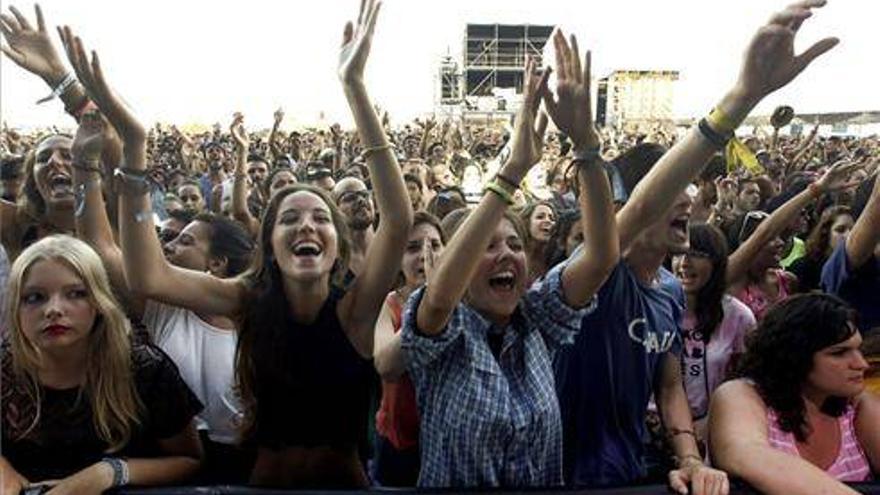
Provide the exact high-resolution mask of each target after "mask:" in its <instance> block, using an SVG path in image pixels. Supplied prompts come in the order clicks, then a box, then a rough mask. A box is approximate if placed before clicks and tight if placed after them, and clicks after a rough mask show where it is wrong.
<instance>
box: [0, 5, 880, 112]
mask: <svg viewBox="0 0 880 495" xmlns="http://www.w3.org/2000/svg"><path fill="white" fill-rule="evenodd" d="M787 3H789V1H788V0H725V1H721V0H667V1H654V0H606V1H595V0H533V1H520V0H443V1H433V2H429V1H423V0H385V1H384V4H383V7H382V12H381V14H380V18H379V22H378V26H377V30H376V36H375V41H374V45H373V50H372V54H371V57H370V60H369V62H368V65H367V83H368V86H369V90H370V93H371V96H372V97H373V99H374V101H375V102H376V103H378V104H379V105H381V106H382V107H384V108H387V109H388V110H390V112H391V115H392V118H396V119H397V120H401V119H404V118H411V117H413V116H416V115H420V114H424V113H426V112H430V111H431V110H432V108H433V101H434V86H435V74H436V71H437V65H438V61H439V59H440V57H441V56H442V55H444V54H445V53H447V51H448V50H451V52H452V53H453V54H455V55H458V54H459V53H460V47H461V44H462V35H463V32H464V27H465V24H466V23H468V22H474V23H495V22H498V23H530V24H550V25H557V24H558V25H561V26H562V27H563V29H565V30H566V32H572V31H573V32H575V33H576V34H577V35H578V36H579V40H580V42H581V46H582V47H589V48H592V50H593V67H594V75H595V76H599V77H601V76H604V75H607V74H608V73H609V72H610V71H612V70H614V69H669V70H679V71H681V79H680V81H679V82H678V84H677V86H676V102H675V113H676V115H678V116H691V115H698V114H702V113H704V112H706V111H707V110H709V109H710V108H711V106H712V105H713V104H714V103H715V102H716V101H717V99H718V97H719V96H720V95H721V94H722V93H723V91H724V90H725V89H727V88H728V87H729V86H730V85H731V84H732V82H733V80H734V78H735V76H736V73H737V71H738V69H739V64H740V58H741V54H742V51H743V49H744V48H745V46H746V44H747V42H748V40H749V38H750V37H751V35H752V34H753V32H754V31H755V29H756V28H757V27H759V26H760V25H761V24H762V23H763V22H764V21H765V20H766V19H767V18H768V17H769V15H770V14H771V13H772V12H773V11H774V10H778V9H780V8H781V7H783V6H785V5H786V4H787ZM8 4H9V2H3V9H4V10H6V5H8ZM15 5H16V6H17V7H18V8H19V9H20V10H22V11H23V12H26V14H27V15H29V16H30V18H31V19H33V6H32V5H31V4H24V3H15ZM358 5H359V1H358V0H323V1H313V2H305V1H299V0H296V1H280V0H247V1H244V2H226V1H218V0H214V1H209V0H205V1H193V0H176V1H170V0H151V1H119V0H116V1H110V0H44V1H43V2H42V3H41V6H42V7H43V12H44V14H45V17H46V22H47V23H48V25H49V26H50V29H52V30H53V31H52V37H53V39H54V40H55V41H56V43H57V44H58V46H59V52H60V53H62V55H63V50H61V48H60V41H58V37H57V34H56V33H55V32H54V26H56V25H59V24H69V25H70V26H72V27H73V28H74V29H75V31H76V32H77V33H78V34H79V35H80V36H81V37H82V39H83V41H84V43H85V44H86V47H87V48H95V49H97V50H98V52H99V53H100V55H101V60H102V63H103V66H104V68H105V72H106V74H107V76H108V78H109V79H110V82H111V84H112V85H113V86H114V87H115V88H116V89H117V90H118V92H119V93H121V94H122V95H123V96H124V97H125V98H126V100H128V102H129V103H130V104H131V105H132V107H134V109H135V111H136V113H137V114H138V115H139V116H140V117H141V118H142V119H143V120H144V121H145V122H148V123H152V122H155V121H157V120H158V121H162V122H175V123H179V124H185V123H192V122H202V123H213V122H217V121H221V122H224V123H227V122H228V121H229V119H230V117H231V114H232V112H233V111H235V110H241V111H243V112H244V113H245V115H246V119H247V124H248V126H249V127H254V128H256V127H268V126H270V125H271V120H272V112H273V111H274V110H275V108H277V107H278V106H283V107H284V109H285V110H286V112H287V118H286V120H285V126H286V127H293V126H296V125H297V124H298V123H305V122H313V121H316V120H317V119H318V116H319V115H320V114H321V113H322V112H323V113H324V114H325V115H326V116H327V120H329V121H336V120H339V121H341V122H344V123H348V122H350V117H349V112H348V108H347V106H346V102H345V99H344V97H343V95H342V90H341V87H340V85H339V83H338V81H337V78H336V61H337V53H338V47H339V44H340V41H341V37H342V29H343V26H344V24H345V21H346V20H348V19H352V18H355V17H356V16H357V9H358ZM878 18H880V2H878V1H876V0H830V1H829V5H828V6H826V7H825V8H823V9H819V10H817V11H816V15H815V16H814V17H813V18H812V19H809V20H808V21H807V22H806V23H805V24H804V26H803V28H802V29H801V31H800V33H799V34H798V39H797V43H796V49H797V50H798V51H800V50H803V49H805V48H806V47H807V46H809V45H810V44H812V43H813V42H814V41H816V40H818V39H820V38H822V37H825V36H838V37H839V38H841V43H840V45H839V46H837V47H836V48H834V49H833V50H832V51H831V52H830V53H828V54H826V55H825V56H824V57H822V58H821V59H819V60H818V61H817V62H816V63H815V64H814V65H813V66H811V67H810V68H808V69H807V72H806V73H805V74H804V75H802V76H801V77H800V78H799V79H798V80H797V81H796V82H795V83H794V84H792V85H790V86H789V87H788V88H786V89H784V90H783V91H780V92H778V93H776V94H774V95H772V96H771V97H770V98H768V99H767V100H766V101H765V103H764V104H763V105H762V106H761V107H759V108H758V110H757V111H758V112H759V113H768V112H769V111H770V110H772V108H773V107H775V106H776V105H779V104H789V105H792V106H793V107H794V108H795V110H796V111H798V112H815V111H856V110H880V91H878V90H877V87H878V83H880V69H877V68H876V65H877V52H876V50H877V48H878V47H880V32H878V29H877V27H876V20H877V19H878ZM47 92H48V90H47V88H46V87H45V85H44V84H43V83H42V81H40V80H38V79H35V78H33V77H31V76H30V75H29V74H27V73H26V72H24V71H23V70H21V69H20V68H18V67H17V66H15V65H14V64H13V63H12V62H11V61H9V60H8V59H6V58H5V57H3V60H2V62H0V116H2V119H3V120H4V121H6V122H8V123H9V124H10V125H12V126H16V125H28V126H31V125H44V124H64V125H68V124H69V120H67V119H66V118H65V117H64V116H63V110H62V105H61V104H60V103H59V102H57V101H56V102H52V103H47V104H44V105H40V106H36V105H35V104H34V102H35V101H36V100H37V99H39V98H40V97H42V96H44V95H45V94H46V93H47Z"/></svg>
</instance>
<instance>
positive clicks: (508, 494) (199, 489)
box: [113, 483, 880, 495]
mask: <svg viewBox="0 0 880 495" xmlns="http://www.w3.org/2000/svg"><path fill="white" fill-rule="evenodd" d="M849 486H850V487H851V488H853V489H854V490H856V491H858V492H859V493H863V494H867V495H880V483H850V484H849ZM113 493H115V494H117V495H282V494H293V493H295V494H297V495H363V494H365V493H376V494H389V495H392V494H393V495H396V494H401V495H403V494H410V493H413V494H415V493H427V494H445V493H456V494H457V493H466V494H480V493H486V494H492V495H516V494H534V493H547V494H560V495H563V494H564V495H580V494H583V495H669V494H670V493H672V491H671V490H670V489H669V488H668V487H667V486H665V485H638V486H627V487H619V488H605V489H565V488H563V489H558V488H557V489H554V488H535V489H524V490H503V489H497V490H480V489H461V488H456V489H445V490H444V489H421V490H414V489H394V488H374V489H370V490H271V489H262V488H250V487H245V486H186V487H164V488H137V487H127V488H123V489H118V490H115V491H114V492H113ZM758 493H759V492H757V491H755V490H754V489H752V488H751V487H749V486H748V485H746V484H744V483H733V484H732V486H731V489H730V494H731V495H755V494H758Z"/></svg>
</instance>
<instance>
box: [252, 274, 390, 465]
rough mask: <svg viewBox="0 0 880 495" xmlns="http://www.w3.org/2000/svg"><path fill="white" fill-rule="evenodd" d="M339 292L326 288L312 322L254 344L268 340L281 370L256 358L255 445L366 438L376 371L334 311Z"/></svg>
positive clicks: (357, 441)
mask: <svg viewBox="0 0 880 495" xmlns="http://www.w3.org/2000/svg"><path fill="white" fill-rule="evenodd" d="M344 294H345V292H344V291H343V290H342V289H339V288H336V287H334V288H331V291H330V295H329V297H328V298H327V300H326V301H325V302H324V305H323V306H322V307H321V310H320V312H319V314H318V317H317V319H316V320H315V321H314V322H313V323H311V324H307V325H304V324H297V323H290V324H289V328H288V329H286V331H284V332H281V337H280V338H276V340H280V341H278V342H261V343H259V344H258V346H260V347H262V346H272V348H273V350H274V351H275V352H273V353H272V354H273V355H274V356H276V358H275V359H278V360H279V362H280V363H281V364H282V366H280V367H279V369H281V370H283V372H281V373H268V372H267V371H266V369H265V368H266V367H265V366H262V365H261V362H260V361H259V360H257V362H256V363H255V366H256V378H257V383H256V399H257V400H256V408H257V410H256V420H257V421H256V431H255V435H254V438H253V440H254V441H255V442H256V444H257V445H258V446H261V447H270V448H279V447H285V446H303V447H316V446H333V447H338V446H348V445H358V444H360V443H363V442H364V440H365V439H366V435H367V424H368V419H367V415H368V411H369V405H370V390H371V386H372V384H373V383H375V377H374V375H375V371H374V369H373V364H372V360H370V359H364V358H363V357H361V356H360V355H359V354H358V353H357V351H356V350H355V349H354V347H353V346H352V345H351V343H350V342H349V340H348V337H346V335H345V332H344V331H343V329H342V325H341V324H340V322H339V318H338V317H337V315H336V306H337V304H338V303H339V300H340V299H341V298H342V296H343V295H344ZM267 333H268V332H267ZM260 355H261V356H265V355H266V354H264V353H261V354H260Z"/></svg>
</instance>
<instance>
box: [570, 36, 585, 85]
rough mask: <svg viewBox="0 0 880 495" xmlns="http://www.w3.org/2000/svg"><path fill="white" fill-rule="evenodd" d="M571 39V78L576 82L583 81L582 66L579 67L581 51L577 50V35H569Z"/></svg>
mask: <svg viewBox="0 0 880 495" xmlns="http://www.w3.org/2000/svg"><path fill="white" fill-rule="evenodd" d="M568 38H569V40H570V41H571V58H570V59H569V65H570V67H571V75H572V78H573V79H574V80H575V81H577V82H578V83H583V82H584V75H583V72H582V71H583V68H581V52H580V50H578V42H577V37H576V36H575V35H574V34H571V35H569V37H568Z"/></svg>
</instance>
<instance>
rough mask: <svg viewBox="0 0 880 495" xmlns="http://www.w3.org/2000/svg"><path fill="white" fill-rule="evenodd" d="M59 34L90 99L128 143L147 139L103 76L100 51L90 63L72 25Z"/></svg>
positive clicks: (143, 141)
mask: <svg viewBox="0 0 880 495" xmlns="http://www.w3.org/2000/svg"><path fill="white" fill-rule="evenodd" d="M58 34H59V35H60V36H61V41H62V42H63V43H64V49H65V51H66V52H67V58H68V60H69V61H70V64H71V65H72V66H73V70H74V71H76V76H77V78H78V79H79V81H80V83H82V85H83V87H85V89H86V92H87V93H88V95H89V98H90V99H91V100H92V101H93V102H94V103H95V105H97V106H98V109H100V110H101V113H102V114H103V115H104V116H105V117H106V118H107V120H108V121H110V124H111V125H112V126H113V127H114V128H115V129H116V132H118V133H119V135H120V137H121V138H122V140H123V141H124V142H125V143H126V144H129V145H131V144H137V145H142V144H143V143H145V142H146V136H147V134H146V131H145V130H144V127H143V125H141V123H140V122H139V121H138V120H137V119H136V118H135V117H134V115H133V114H132V113H131V111H130V110H129V109H128V108H127V107H126V105H125V104H123V103H122V100H121V99H120V98H119V97H118V96H117V95H116V94H115V93H114V92H113V90H112V89H111V88H110V86H109V85H108V84H107V81H106V79H105V78H104V71H103V70H102V69H101V62H100V60H99V59H98V54H97V53H96V52H95V51H94V50H92V60H91V63H90V62H89V60H88V58H87V57H86V52H85V49H84V48H83V44H82V40H80V39H79V37H78V36H75V35H74V34H73V31H72V30H71V29H70V27H69V26H64V27H63V28H58Z"/></svg>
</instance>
